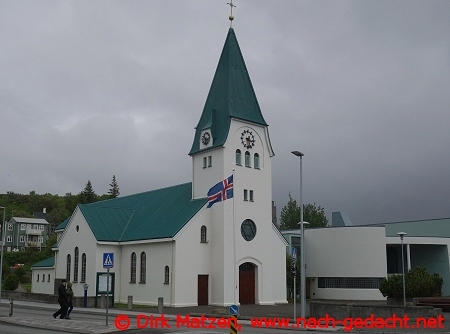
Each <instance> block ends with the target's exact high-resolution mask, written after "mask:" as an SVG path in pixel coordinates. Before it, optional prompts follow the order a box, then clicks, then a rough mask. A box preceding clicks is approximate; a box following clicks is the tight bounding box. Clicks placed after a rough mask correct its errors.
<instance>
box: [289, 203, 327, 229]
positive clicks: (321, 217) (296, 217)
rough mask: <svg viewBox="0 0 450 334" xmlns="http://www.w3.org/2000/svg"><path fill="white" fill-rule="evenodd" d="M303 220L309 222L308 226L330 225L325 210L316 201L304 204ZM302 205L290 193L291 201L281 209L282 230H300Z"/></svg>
mask: <svg viewBox="0 0 450 334" xmlns="http://www.w3.org/2000/svg"><path fill="white" fill-rule="evenodd" d="M303 221H305V222H308V223H309V225H306V226H305V228H306V227H308V228H311V227H325V226H327V225H328V219H327V217H326V216H325V210H324V208H322V207H321V206H320V205H319V206H316V203H314V204H311V203H308V204H303ZM299 222H300V207H299V206H298V205H297V201H296V200H294V199H293V198H292V196H291V194H289V202H288V203H287V204H286V205H285V206H284V207H283V208H282V209H281V216H280V230H298V229H299V228H300V226H299V225H298V223H299Z"/></svg>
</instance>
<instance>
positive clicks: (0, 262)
mask: <svg viewBox="0 0 450 334" xmlns="http://www.w3.org/2000/svg"><path fill="white" fill-rule="evenodd" d="M0 209H3V221H2V248H1V251H2V254H1V255H0V304H1V303H2V276H3V245H4V244H5V213H6V208H5V207H3V206H0Z"/></svg>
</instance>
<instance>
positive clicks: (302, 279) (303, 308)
mask: <svg viewBox="0 0 450 334" xmlns="http://www.w3.org/2000/svg"><path fill="white" fill-rule="evenodd" d="M292 154H293V155H295V156H297V157H299V158H300V230H301V232H302V234H301V239H300V241H301V243H300V259H301V263H300V265H301V272H300V292H301V295H300V316H301V317H302V318H306V287H305V270H306V266H305V239H304V234H303V232H304V229H303V202H302V186H303V177H302V158H303V156H304V154H303V153H302V152H299V151H292ZM294 293H295V291H294Z"/></svg>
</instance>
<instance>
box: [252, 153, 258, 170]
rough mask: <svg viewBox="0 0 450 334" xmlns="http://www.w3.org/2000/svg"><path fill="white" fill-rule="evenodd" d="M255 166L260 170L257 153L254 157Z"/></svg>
mask: <svg viewBox="0 0 450 334" xmlns="http://www.w3.org/2000/svg"><path fill="white" fill-rule="evenodd" d="M253 166H254V167H255V168H256V169H259V154H258V153H255V155H254V162H253Z"/></svg>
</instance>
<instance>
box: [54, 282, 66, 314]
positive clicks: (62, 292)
mask: <svg viewBox="0 0 450 334" xmlns="http://www.w3.org/2000/svg"><path fill="white" fill-rule="evenodd" d="M66 284H67V280H65V279H62V280H61V284H60V285H59V287H58V303H59V306H60V309H59V310H58V311H56V312H55V313H53V318H55V319H56V317H57V316H58V315H59V318H60V319H64V318H65V317H66V310H67V295H66Z"/></svg>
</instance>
